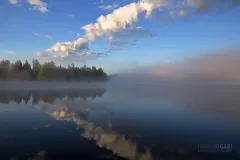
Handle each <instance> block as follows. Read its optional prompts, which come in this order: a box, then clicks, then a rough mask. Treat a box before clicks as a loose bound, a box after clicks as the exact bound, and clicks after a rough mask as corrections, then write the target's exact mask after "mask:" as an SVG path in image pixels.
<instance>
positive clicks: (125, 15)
mask: <svg viewBox="0 0 240 160" xmlns="http://www.w3.org/2000/svg"><path fill="white" fill-rule="evenodd" d="M178 2H179V1H178ZM181 2H182V3H176V2H175V1H172V0H139V1H138V2H132V3H130V4H127V5H125V6H122V7H119V8H117V9H115V10H114V11H113V12H112V13H110V14H108V15H105V16H104V15H101V16H99V18H97V20H96V22H95V23H90V24H87V25H85V26H82V27H81V29H82V30H84V31H85V34H84V35H83V36H82V37H80V38H78V39H77V40H75V41H71V42H58V43H56V44H54V45H53V46H51V47H50V48H48V49H47V50H46V51H47V52H54V53H58V54H59V55H60V56H61V57H65V56H70V55H72V54H75V53H80V52H83V53H85V52H86V46H88V43H90V42H93V41H95V40H97V39H98V38H100V37H103V36H107V37H111V36H112V35H113V34H116V33H119V32H121V31H124V30H126V29H128V28H129V26H132V25H133V24H134V23H135V22H137V21H138V19H139V16H140V14H142V13H145V18H150V17H151V15H152V13H153V11H155V10H157V9H159V11H166V12H165V13H167V16H168V17H171V14H169V13H172V15H176V16H177V17H185V16H186V15H188V14H194V13H197V12H199V11H200V10H201V11H202V10H204V9H205V8H207V9H209V8H211V7H214V6H216V4H219V3H221V4H222V3H226V4H228V6H233V7H234V6H238V5H239V4H240V3H239V0H222V1H219V0H182V1H181ZM107 8H110V7H107ZM161 13H162V12H161ZM128 34H133V35H144V36H146V35H148V36H151V35H149V32H147V31H146V30H144V29H143V28H135V29H134V30H131V29H130V30H129V33H128ZM87 49H88V50H89V48H88V47H87Z"/></svg>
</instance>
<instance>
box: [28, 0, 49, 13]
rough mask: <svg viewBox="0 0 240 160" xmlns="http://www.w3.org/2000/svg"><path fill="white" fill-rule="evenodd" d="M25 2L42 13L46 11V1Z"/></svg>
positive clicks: (32, 0) (29, 0) (31, 0)
mask: <svg viewBox="0 0 240 160" xmlns="http://www.w3.org/2000/svg"><path fill="white" fill-rule="evenodd" d="M27 2H28V3H29V4H30V5H31V6H33V8H32V9H33V10H38V11H40V12H42V13H45V12H47V11H48V9H47V3H45V2H43V1H42V0H27Z"/></svg>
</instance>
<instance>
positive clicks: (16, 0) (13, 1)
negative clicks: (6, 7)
mask: <svg viewBox="0 0 240 160" xmlns="http://www.w3.org/2000/svg"><path fill="white" fill-rule="evenodd" d="M8 1H9V2H10V3H11V4H19V3H20V2H21V0H8Z"/></svg>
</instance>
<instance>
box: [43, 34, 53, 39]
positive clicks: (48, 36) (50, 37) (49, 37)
mask: <svg viewBox="0 0 240 160" xmlns="http://www.w3.org/2000/svg"><path fill="white" fill-rule="evenodd" d="M44 37H45V38H48V39H52V35H51V34H45V35H44Z"/></svg>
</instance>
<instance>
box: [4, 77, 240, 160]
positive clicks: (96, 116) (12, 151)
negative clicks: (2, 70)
mask: <svg viewBox="0 0 240 160" xmlns="http://www.w3.org/2000/svg"><path fill="white" fill-rule="evenodd" d="M135 78H137V77H136V76H135ZM123 79H124V81H123ZM126 80H127V76H126V77H120V76H119V77H116V79H113V80H111V81H109V82H106V83H94V82H93V83H52V84H51V85H50V84H48V87H47V83H45V84H44V83H38V84H37V83H35V84H33V83H29V84H27V83H26V84H24V85H21V87H20V86H19V88H18V90H11V89H9V90H7V89H5V90H2V91H1V92H0V103H1V104H0V125H1V126H2V128H1V130H0V135H1V138H0V140H1V142H2V143H1V144H0V149H1V150H0V152H1V153H0V155H1V157H2V158H1V159H9V158H10V157H15V158H19V159H26V157H32V158H34V157H35V158H36V157H39V156H40V157H44V159H74V158H78V159H79V158H80V159H81V158H82V159H107V158H108V159H136V160H137V159H146V160H152V159H209V158H210V157H213V158H217V159H238V158H239V149H240V141H239V138H238V135H239V134H240V119H239V115H240V112H239V105H240V101H239V93H240V87H239V86H238V85H216V84H215V85H213V84H208V85H206V84H204V85H203V84H198V85H196V84H191V85H190V84H188V85H187V84H182V83H172V82H169V81H162V82H161V83H159V82H160V81H157V79H154V78H149V77H148V78H145V79H140V77H139V79H138V80H137V79H135V80H133V79H132V80H130V78H128V81H126ZM8 85H10V84H8ZM14 85H15V87H16V85H17V84H14ZM18 85H19V84H18ZM31 85H32V86H31ZM22 86H24V87H22ZM30 86H31V87H30ZM33 86H35V88H32V87H33ZM40 86H41V87H40ZM44 86H45V87H44ZM50 86H51V87H50ZM60 86H61V87H62V88H61V87H60ZM59 87H60V88H59ZM40 88H41V89H40ZM199 144H231V145H232V150H231V151H229V152H227V153H223V151H224V150H217V153H212V152H209V153H208V152H206V153H200V152H198V149H199V148H198V145H199Z"/></svg>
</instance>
